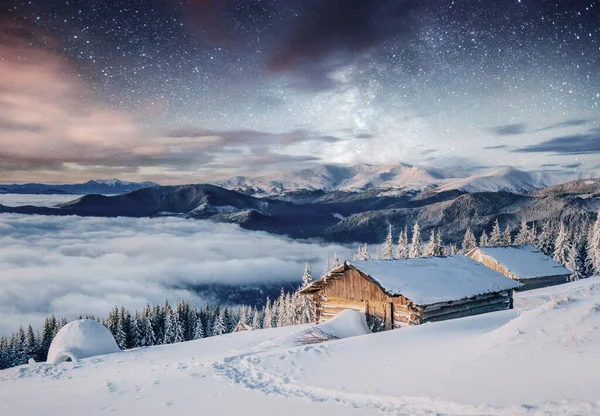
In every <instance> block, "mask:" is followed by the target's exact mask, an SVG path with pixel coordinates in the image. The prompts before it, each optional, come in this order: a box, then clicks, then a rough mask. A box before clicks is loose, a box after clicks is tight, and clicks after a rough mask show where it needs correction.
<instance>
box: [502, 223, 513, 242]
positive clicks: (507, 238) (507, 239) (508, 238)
mask: <svg viewBox="0 0 600 416" xmlns="http://www.w3.org/2000/svg"><path fill="white" fill-rule="evenodd" d="M502 245H505V246H510V245H512V236H511V234H510V226H509V225H508V224H506V228H505V229H504V234H502Z"/></svg>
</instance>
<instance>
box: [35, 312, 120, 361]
mask: <svg viewBox="0 0 600 416" xmlns="http://www.w3.org/2000/svg"><path fill="white" fill-rule="evenodd" d="M119 351H121V350H120V349H119V347H118V346H117V343H116V341H115V339H114V337H113V336H112V334H111V333H110V332H109V330H108V329H106V327H104V325H102V324H101V323H99V322H96V321H92V320H91V319H79V320H77V321H73V322H70V323H68V324H67V325H65V326H63V327H62V328H61V329H60V331H58V333H57V334H56V336H55V337H54V339H53V340H52V344H51V345H50V350H49V351H48V360H47V362H48V363H49V364H60V363H62V362H65V361H68V360H69V359H70V360H71V361H77V360H80V359H82V358H88V357H93V356H96V355H104V354H111V353H113V352H119Z"/></svg>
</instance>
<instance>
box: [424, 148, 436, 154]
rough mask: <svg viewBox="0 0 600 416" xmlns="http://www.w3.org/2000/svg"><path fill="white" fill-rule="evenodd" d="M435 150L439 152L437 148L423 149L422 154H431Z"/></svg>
mask: <svg viewBox="0 0 600 416" xmlns="http://www.w3.org/2000/svg"><path fill="white" fill-rule="evenodd" d="M435 152H437V150H436V149H427V150H423V151H421V154H422V155H429V154H431V153H435Z"/></svg>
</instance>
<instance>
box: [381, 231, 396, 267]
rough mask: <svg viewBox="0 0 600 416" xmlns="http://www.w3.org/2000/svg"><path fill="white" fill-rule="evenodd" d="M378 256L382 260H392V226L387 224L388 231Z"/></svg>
mask: <svg viewBox="0 0 600 416" xmlns="http://www.w3.org/2000/svg"><path fill="white" fill-rule="evenodd" d="M380 257H381V259H382V260H393V259H394V240H393V237H392V226H391V225H388V233H387V235H386V237H385V241H384V242H383V245H382V246H381V251H380Z"/></svg>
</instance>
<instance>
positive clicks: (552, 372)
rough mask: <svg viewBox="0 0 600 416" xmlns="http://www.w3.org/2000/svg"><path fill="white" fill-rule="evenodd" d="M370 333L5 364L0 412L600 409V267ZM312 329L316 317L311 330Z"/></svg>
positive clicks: (344, 330)
mask: <svg viewBox="0 0 600 416" xmlns="http://www.w3.org/2000/svg"><path fill="white" fill-rule="evenodd" d="M515 305H516V307H517V309H516V310H512V311H504V312H497V313H491V314H485V315H479V316H474V317H469V318H463V319H457V320H453V321H447V322H440V323H434V324H425V325H422V326H416V327H409V328H404V329H401V330H396V331H389V332H383V333H378V334H368V335H357V334H362V333H363V331H362V330H361V328H362V324H361V322H360V316H359V315H358V314H354V315H352V314H345V315H344V316H342V317H341V319H338V320H337V322H334V321H329V322H328V323H327V325H329V327H327V326H321V329H323V330H326V331H330V332H333V331H336V334H337V337H340V338H341V337H344V336H346V338H342V339H339V340H331V341H328V342H325V343H321V344H312V345H297V342H296V341H297V340H298V339H307V337H306V334H307V332H306V331H307V330H308V331H311V329H310V328H311V326H310V325H307V326H303V327H284V328H278V329H265V330H259V331H249V332H242V333H235V334H229V335H225V336H220V337H212V338H207V339H204V340H199V341H192V342H187V343H182V344H174V345H168V346H158V347H151V348H142V349H136V350H130V351H125V352H121V353H116V354H110V355H105V356H98V357H92V358H88V359H84V360H81V361H79V362H76V363H63V364H60V365H56V366H51V365H46V364H35V365H27V366H22V367H18V368H13V369H9V370H4V371H1V372H0V404H1V409H2V414H10V415H12V414H18V415H38V414H65V415H75V414H85V415H86V416H90V415H96V414H103V413H105V412H110V413H112V414H123V415H128V416H130V415H131V414H144V415H171V414H173V415H182V414H219V415H240V414H260V415H269V414H285V415H286V416H294V415H301V414H302V415H305V414H311V415H322V414H327V415H364V414H381V413H387V414H399V415H432V414H444V415H529V414H531V415H537V414H540V415H542V414H543V415H547V414H552V415H554V414H556V415H567V414H568V415H593V414H600V389H599V388H598V386H599V385H600V371H598V369H600V330H599V327H600V277H594V278H590V279H586V280H582V281H579V282H574V283H569V284H565V285H561V286H556V287H552V288H548V289H540V290H537V291H531V292H523V293H519V294H517V295H516V299H515ZM313 331H314V330H313Z"/></svg>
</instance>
